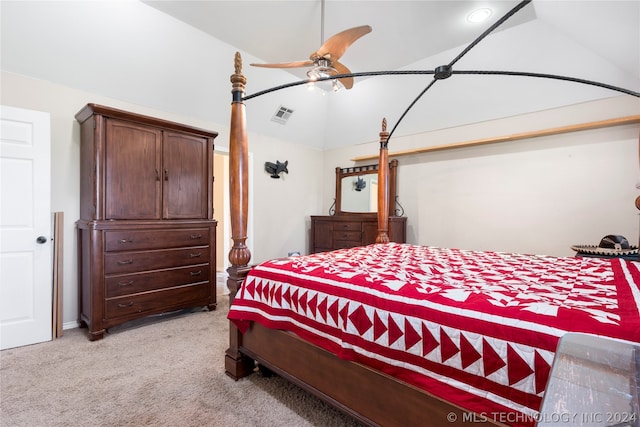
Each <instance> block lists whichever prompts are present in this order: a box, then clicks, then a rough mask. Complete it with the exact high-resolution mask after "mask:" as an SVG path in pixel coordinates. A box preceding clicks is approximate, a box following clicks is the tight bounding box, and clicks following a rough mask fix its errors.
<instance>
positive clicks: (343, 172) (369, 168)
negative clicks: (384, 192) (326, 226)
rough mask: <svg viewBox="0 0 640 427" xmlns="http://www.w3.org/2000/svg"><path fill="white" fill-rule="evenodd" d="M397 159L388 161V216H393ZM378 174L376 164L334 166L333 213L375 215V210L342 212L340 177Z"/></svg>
mask: <svg viewBox="0 0 640 427" xmlns="http://www.w3.org/2000/svg"><path fill="white" fill-rule="evenodd" d="M397 169H398V161H397V160H396V159H393V160H391V161H390V162H389V173H388V176H389V216H395V209H396V185H397V181H396V179H397V174H396V172H397ZM374 173H375V174H378V165H377V164H375V165H363V166H351V167H348V168H341V167H339V166H338V167H337V168H336V195H335V196H336V198H335V213H334V215H376V214H377V212H343V211H342V179H343V178H346V177H349V176H360V175H368V174H374Z"/></svg>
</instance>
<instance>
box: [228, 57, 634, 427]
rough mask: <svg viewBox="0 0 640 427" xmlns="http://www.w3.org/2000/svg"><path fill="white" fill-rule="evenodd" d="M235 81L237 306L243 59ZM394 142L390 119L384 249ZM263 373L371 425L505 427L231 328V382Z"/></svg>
mask: <svg viewBox="0 0 640 427" xmlns="http://www.w3.org/2000/svg"><path fill="white" fill-rule="evenodd" d="M231 82H232V97H233V100H232V104H231V129H230V141H229V178H230V188H229V190H230V200H231V235H232V240H233V247H232V248H231V250H230V252H229V261H230V263H231V267H229V269H228V270H227V271H228V273H229V278H228V281H227V286H228V287H229V289H230V291H231V295H230V301H231V302H232V301H233V298H234V296H235V294H236V293H237V291H238V289H239V287H240V285H241V283H242V281H243V280H244V278H245V277H246V275H247V273H248V272H249V271H250V270H251V268H252V267H251V266H250V265H249V261H250V259H251V253H250V252H249V249H248V248H247V246H246V244H245V242H246V239H247V233H246V232H247V211H248V166H249V162H248V140H247V128H246V116H245V106H244V102H243V98H244V93H245V92H244V90H245V84H246V78H245V77H244V75H243V74H242V59H241V57H240V54H239V53H236V56H235V73H234V74H233V75H232V76H231ZM388 138H389V133H388V132H387V130H386V121H385V120H383V122H382V131H381V132H380V153H379V157H378V162H379V163H378V164H379V165H380V167H379V168H378V183H379V185H378V235H377V238H376V242H378V243H386V242H388V241H389V238H388V235H387V232H388V228H387V227H388V218H389V209H388V206H389V183H388V175H387V172H388V164H389V162H388V151H387V141H388ZM639 145H640V141H639ZM385 165H386V166H385ZM636 207H637V208H638V209H640V196H639V197H638V198H637V199H636ZM258 368H259V369H261V370H263V368H266V370H268V371H272V372H274V373H276V374H277V375H280V376H282V377H283V378H286V379H287V380H289V381H291V382H292V383H295V384H297V385H298V386H300V387H301V388H303V389H305V390H307V391H308V392H310V393H311V394H313V395H315V396H317V397H319V398H321V399H323V400H324V401H326V402H328V403H329V404H331V405H333V406H335V407H336V408H338V409H340V410H342V411H343V412H345V413H347V414H349V415H351V416H352V417H353V418H355V419H357V420H359V421H360V422H362V423H364V424H366V425H371V426H385V427H394V426H398V427H405V426H414V425H429V426H433V427H451V426H461V425H469V424H471V423H473V425H482V424H485V425H486V424H490V425H505V424H501V423H500V421H501V419H500V418H499V417H496V416H495V415H494V416H491V414H489V415H484V414H477V413H472V412H469V411H467V410H465V409H462V408H460V407H458V406H456V405H454V404H452V403H450V402H447V401H445V400H443V399H441V398H438V397H436V396H434V395H432V394H430V393H428V392H426V391H424V390H421V389H418V388H416V387H414V386H411V385H409V384H407V383H404V382H402V381H399V380H397V379H395V378H393V377H390V376H388V375H386V374H384V373H381V372H379V371H376V370H374V369H372V368H369V367H367V366H364V365H362V364H359V363H355V362H350V361H345V360H342V359H340V358H338V357H337V356H335V355H333V354H331V353H329V352H327V351H325V350H323V349H321V348H319V347H317V346H315V345H312V344H310V343H308V342H306V341H304V340H302V339H300V338H299V337H297V336H296V335H294V334H292V333H288V332H284V331H280V330H274V329H268V328H266V327H263V326H262V325H260V324H258V323H255V322H254V323H252V325H251V327H250V328H249V330H248V331H247V332H246V333H245V334H242V333H240V332H239V330H238V329H237V328H236V326H235V325H234V324H233V323H232V322H230V323H229V348H228V349H227V351H226V354H225V370H226V373H227V375H229V376H230V377H231V378H233V379H235V380H237V379H239V378H242V377H245V376H247V375H250V374H251V373H253V372H254V371H256V370H257V369H258ZM247 404H250V402H247ZM497 415H500V414H497Z"/></svg>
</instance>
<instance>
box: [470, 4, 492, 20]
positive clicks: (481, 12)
mask: <svg viewBox="0 0 640 427" xmlns="http://www.w3.org/2000/svg"><path fill="white" fill-rule="evenodd" d="M491 13H492V11H491V9H489V8H486V7H483V8H482V9H476V10H474V11H473V12H471V13H470V14H469V15H467V21H469V22H473V23H478V22H483V21H486V20H487V19H488V18H489V17H490V16H491Z"/></svg>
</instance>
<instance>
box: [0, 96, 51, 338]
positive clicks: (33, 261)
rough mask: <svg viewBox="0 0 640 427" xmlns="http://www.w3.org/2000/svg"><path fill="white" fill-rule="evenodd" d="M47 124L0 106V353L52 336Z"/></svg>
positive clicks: (34, 114) (43, 116) (42, 116)
mask: <svg viewBox="0 0 640 427" xmlns="http://www.w3.org/2000/svg"><path fill="white" fill-rule="evenodd" d="M49 122H50V119H49V114H48V113H42V112H39V111H30V110H24V109H20V108H14V107H6V106H0V349H7V348H12V347H19V346H23V345H27V344H34V343H38V342H43V341H49V340H51V336H52V318H51V316H52V307H51V301H52V271H53V260H52V242H51V228H52V225H51V206H50V205H51V200H50V197H51V196H50V181H51V173H50V169H51V165H50V155H51V148H50V145H51V144H50V140H51V138H50V127H49Z"/></svg>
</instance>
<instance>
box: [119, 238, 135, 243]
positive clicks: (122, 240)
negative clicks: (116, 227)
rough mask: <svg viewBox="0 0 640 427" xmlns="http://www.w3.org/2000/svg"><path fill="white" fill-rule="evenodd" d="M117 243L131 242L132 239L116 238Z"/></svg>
mask: <svg viewBox="0 0 640 427" xmlns="http://www.w3.org/2000/svg"><path fill="white" fill-rule="evenodd" d="M118 243H133V240H131V239H120V240H118Z"/></svg>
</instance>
